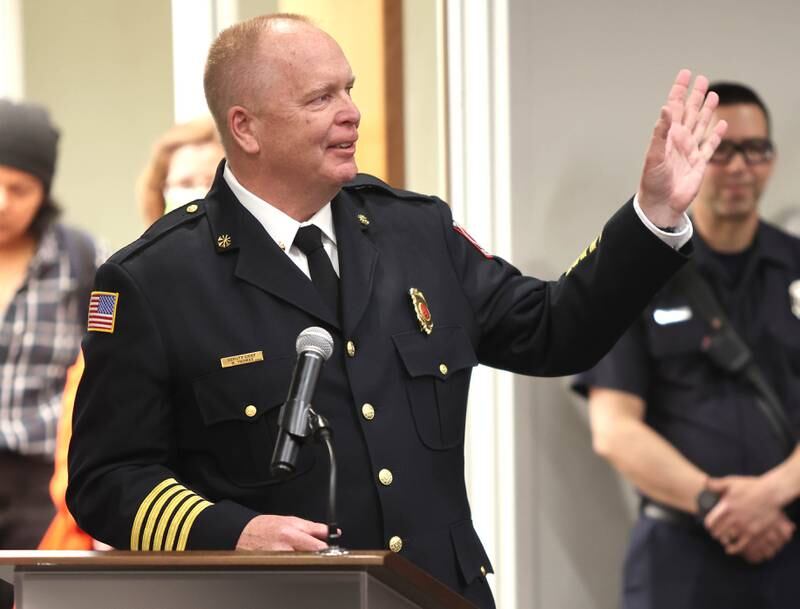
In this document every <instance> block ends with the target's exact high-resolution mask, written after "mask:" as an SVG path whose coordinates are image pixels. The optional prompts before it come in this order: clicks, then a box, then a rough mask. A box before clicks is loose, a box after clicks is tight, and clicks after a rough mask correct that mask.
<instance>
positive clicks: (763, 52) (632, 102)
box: [504, 0, 800, 609]
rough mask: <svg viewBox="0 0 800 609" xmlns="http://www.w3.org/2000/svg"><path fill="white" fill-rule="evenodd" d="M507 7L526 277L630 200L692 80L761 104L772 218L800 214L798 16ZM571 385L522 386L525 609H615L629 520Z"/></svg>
mask: <svg viewBox="0 0 800 609" xmlns="http://www.w3.org/2000/svg"><path fill="white" fill-rule="evenodd" d="M509 4H510V10H509V13H510V14H509V24H510V26H509V27H510V38H511V47H510V49H511V55H510V57H511V67H510V71H511V125H512V129H511V134H512V161H511V163H512V165H511V171H512V201H513V238H512V242H513V243H514V248H513V249H514V251H513V258H512V259H513V260H514V262H515V263H516V264H517V265H518V266H519V267H520V268H521V269H522V270H523V271H525V272H528V273H532V274H535V275H538V276H546V277H551V278H552V277H556V276H558V275H559V274H560V273H561V272H562V271H563V270H564V269H565V268H567V267H568V266H569V264H570V263H571V262H572V261H573V260H574V258H575V257H576V255H577V253H579V252H580V251H581V250H582V249H583V248H584V247H585V246H586V244H588V243H589V242H590V241H591V240H592V239H593V238H594V236H595V235H596V234H597V233H598V231H599V229H600V228H601V226H602V223H603V222H604V221H605V219H606V218H607V217H608V216H609V215H610V214H611V213H612V212H613V211H614V210H615V209H616V208H617V207H618V206H619V205H620V204H622V203H623V202H624V201H625V199H627V198H628V197H629V196H630V195H632V194H633V192H634V191H635V189H636V186H637V183H638V176H639V171H640V168H641V164H642V155H643V151H644V147H645V145H646V142H647V139H648V137H649V133H650V131H651V129H652V126H653V124H654V122H655V119H656V117H657V114H658V109H659V107H660V105H661V103H662V100H663V99H664V98H665V97H666V94H667V91H668V89H669V86H670V84H671V80H672V78H673V77H674V74H675V73H676V72H677V71H678V69H680V68H682V67H690V68H692V69H694V70H702V71H703V72H704V73H705V74H707V75H708V76H709V77H710V78H712V79H732V80H740V81H743V82H746V83H749V84H751V85H752V86H753V87H754V88H755V89H756V90H757V91H759V93H760V94H761V95H762V96H763V98H764V99H765V101H766V102H767V104H768V105H769V106H770V108H771V110H772V114H773V119H774V135H775V140H776V142H777V145H778V149H779V151H780V161H779V164H778V167H777V170H776V175H775V177H774V180H773V183H772V185H771V187H770V189H769V191H768V193H767V195H766V200H765V201H764V211H765V213H766V214H767V215H771V214H774V213H775V212H776V211H777V210H778V209H779V208H780V207H782V206H784V205H787V204H792V203H794V204H797V203H798V202H800V180H799V179H798V177H797V172H796V171H794V168H795V167H796V166H797V164H798V161H800V116H799V115H798V113H797V112H796V109H797V108H798V106H799V105H800V81H798V79H797V78H795V74H796V71H797V58H798V56H799V54H798V51H800V42H798V40H800V39H799V38H798V36H797V27H798V25H800V3H797V2H796V1H795V0H773V1H770V2H764V3H742V2H730V1H728V0H705V1H704V2H696V1H694V0H674V1H673V2H669V3H667V2H654V1H651V0H647V1H642V0H616V1H615V2H597V1H589V0H580V1H572V2H564V1H563V0H509ZM575 348H576V349H580V348H581V346H580V345H575ZM563 385H564V381H563V379H556V380H534V379H524V378H518V379H517V381H516V386H515V391H516V396H517V404H516V416H517V442H516V444H517V457H518V461H517V469H518V475H517V484H518V488H517V497H518V506H517V510H518V514H519V518H518V538H519V539H524V540H529V542H530V543H527V544H526V543H524V542H521V541H520V542H518V556H519V562H518V566H517V571H518V574H519V577H518V598H519V607H520V608H523V607H525V608H530V609H560V608H563V609H594V608H597V609H600V608H602V609H612V608H615V607H617V606H618V604H617V603H618V597H619V576H620V575H619V566H620V562H621V559H622V552H623V550H624V544H625V541H626V536H627V527H628V522H627V509H628V506H627V504H626V497H625V496H624V494H623V493H622V492H621V491H620V487H619V485H618V484H617V482H616V480H615V477H614V476H613V475H612V474H611V472H610V470H609V468H608V467H607V466H606V465H605V464H604V463H601V462H600V461H599V460H598V459H597V458H596V457H594V456H593V454H592V453H591V450H590V438H589V434H588V429H587V426H586V423H585V412H584V409H583V407H582V406H577V407H576V404H575V402H574V401H573V400H572V399H570V398H569V397H568V396H567V394H566V392H565V391H564V389H563ZM525 515H527V516H528V518H529V519H528V520H526V518H525ZM504 609H509V608H504Z"/></svg>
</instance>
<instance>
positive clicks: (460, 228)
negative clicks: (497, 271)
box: [453, 220, 494, 260]
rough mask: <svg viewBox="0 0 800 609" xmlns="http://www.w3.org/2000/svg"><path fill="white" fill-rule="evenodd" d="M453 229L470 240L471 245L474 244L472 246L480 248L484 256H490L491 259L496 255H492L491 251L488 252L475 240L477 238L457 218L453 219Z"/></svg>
mask: <svg viewBox="0 0 800 609" xmlns="http://www.w3.org/2000/svg"><path fill="white" fill-rule="evenodd" d="M453 230H454V231H456V232H457V233H458V234H459V235H461V236H462V237H464V239H466V240H467V241H469V243H470V245H472V247H474V248H475V249H476V250H478V251H479V252H480V253H481V254H482V255H483V257H484V258H488V259H489V260H491V259H492V258H494V256H492V255H491V254H490V253H489V252H487V251H486V250H485V249H483V248H482V247H481V245H480V243H478V242H477V241H475V238H474V237H473V236H472V235H470V234H469V233H468V232H467V229H465V228H464V227H463V226H461V225H460V224H459V223H458V222H456V221H455V220H454V221H453Z"/></svg>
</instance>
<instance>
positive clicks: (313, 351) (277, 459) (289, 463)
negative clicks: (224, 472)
mask: <svg viewBox="0 0 800 609" xmlns="http://www.w3.org/2000/svg"><path fill="white" fill-rule="evenodd" d="M295 348H296V350H297V363H296V364H295V366H294V372H293V373H292V382H291V383H290V384H289V395H287V396H286V401H285V402H284V403H283V406H281V412H280V414H279V415H278V438H277V440H276V442H275V450H274V451H273V453H272V461H271V462H270V469H271V470H272V474H273V475H281V474H284V475H285V474H291V473H293V472H294V470H295V467H296V465H297V454H298V452H299V451H300V446H301V445H302V443H303V441H304V440H305V438H307V437H308V436H309V435H310V434H311V429H310V426H309V421H308V410H309V408H310V407H311V400H312V399H313V397H314V390H315V389H316V388H317V380H318V379H319V373H320V371H321V370H322V364H324V363H325V362H326V361H327V359H328V358H329V357H330V356H331V354H332V353H333V338H332V337H331V335H330V333H328V331H327V330H325V329H324V328H318V327H316V326H312V327H310V328H306V329H305V330H303V331H302V332H300V334H299V336H298V337H297V343H296V344H295Z"/></svg>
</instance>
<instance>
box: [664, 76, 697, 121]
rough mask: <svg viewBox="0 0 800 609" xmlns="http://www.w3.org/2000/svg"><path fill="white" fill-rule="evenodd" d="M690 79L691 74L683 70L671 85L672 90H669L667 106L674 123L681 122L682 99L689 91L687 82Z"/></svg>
mask: <svg viewBox="0 0 800 609" xmlns="http://www.w3.org/2000/svg"><path fill="white" fill-rule="evenodd" d="M691 79H692V72H691V71H690V70H687V69H685V68H684V69H683V70H681V71H680V72H678V75H677V76H676V77H675V82H674V83H672V88H671V89H670V90H669V95H668V96H667V106H669V109H670V111H671V112H672V120H674V121H676V122H681V121H683V110H684V99H685V98H686V92H687V91H688V90H689V81H690V80H691Z"/></svg>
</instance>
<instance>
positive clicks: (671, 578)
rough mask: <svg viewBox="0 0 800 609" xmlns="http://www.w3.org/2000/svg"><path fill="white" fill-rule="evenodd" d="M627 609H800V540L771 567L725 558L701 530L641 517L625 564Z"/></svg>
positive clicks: (711, 539)
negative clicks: (799, 608)
mask: <svg viewBox="0 0 800 609" xmlns="http://www.w3.org/2000/svg"><path fill="white" fill-rule="evenodd" d="M623 585H624V589H623V607H624V609H797V608H798V607H800V538H798V537H797V535H795V537H793V538H792V540H791V541H790V542H789V543H788V544H787V545H786V546H785V547H784V548H783V549H782V550H781V551H780V552H779V553H778V554H777V555H776V556H775V558H773V559H772V560H770V561H767V562H764V563H762V564H760V565H751V564H749V563H747V562H746V561H744V560H743V559H741V558H739V557H736V556H728V555H726V554H725V552H724V550H723V549H722V546H720V545H719V543H717V542H716V541H715V540H714V539H713V538H711V536H710V535H708V534H707V533H706V532H705V531H704V529H702V528H701V527H700V526H699V525H698V526H697V527H695V528H690V527H686V526H682V525H679V524H672V523H667V522H662V521H659V520H652V519H650V518H647V517H646V516H641V517H640V518H639V520H638V522H637V523H636V525H635V526H634V529H633V532H632V534H631V542H630V545H629V547H628V554H627V557H626V559H625V573H624V584H623Z"/></svg>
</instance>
